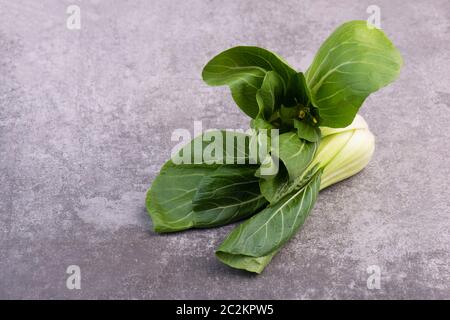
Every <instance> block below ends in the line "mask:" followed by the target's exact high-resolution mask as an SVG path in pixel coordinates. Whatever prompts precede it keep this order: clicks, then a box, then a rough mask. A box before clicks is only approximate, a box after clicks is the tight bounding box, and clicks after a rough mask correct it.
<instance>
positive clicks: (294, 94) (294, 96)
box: [284, 72, 310, 107]
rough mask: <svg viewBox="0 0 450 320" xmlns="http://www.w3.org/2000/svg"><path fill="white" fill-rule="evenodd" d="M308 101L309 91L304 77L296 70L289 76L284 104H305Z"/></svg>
mask: <svg viewBox="0 0 450 320" xmlns="http://www.w3.org/2000/svg"><path fill="white" fill-rule="evenodd" d="M309 101H310V93H309V89H308V86H307V85H306V79H305V75H304V74H303V72H297V73H296V74H295V76H293V77H291V81H290V82H289V85H288V90H287V93H286V97H285V101H284V104H285V105H286V106H297V105H299V104H300V105H302V106H305V107H306V106H307V105H308V104H309Z"/></svg>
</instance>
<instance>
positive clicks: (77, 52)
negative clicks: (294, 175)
mask: <svg viewBox="0 0 450 320" xmlns="http://www.w3.org/2000/svg"><path fill="white" fill-rule="evenodd" d="M70 3H77V4H79V5H80V7H81V14H82V16H81V17H82V25H81V30H78V31H71V30H68V29H67V28H66V26H65V24H66V18H67V14H66V13H65V10H66V7H67V5H68V4H70ZM372 3H374V4H377V5H378V6H380V8H381V17H382V27H383V29H384V30H385V32H386V33H387V34H388V35H389V37H390V38H391V39H392V40H393V42H394V43H395V44H396V46H397V47H398V48H399V49H400V51H401V52H402V54H403V57H404V60H405V66H404V68H403V70H402V73H401V76H400V78H399V80H398V81H397V82H395V83H394V84H392V85H391V86H389V87H388V88H385V89H383V90H381V91H380V92H378V93H376V94H374V95H372V96H370V97H369V99H368V100H367V101H366V103H365V105H364V107H363V109H362V114H363V115H364V117H365V118H366V120H367V121H368V123H369V125H370V127H371V129H372V131H373V133H374V134H375V135H376V138H377V149H376V153H375V155H374V158H373V160H372V162H371V163H370V165H369V166H368V167H367V168H366V170H365V171H364V172H362V173H361V174H359V175H357V176H355V177H353V178H352V179H350V180H348V181H345V182H343V183H340V184H339V185H336V186H334V187H331V188H329V189H327V190H325V191H323V192H321V194H320V197H319V201H318V203H317V205H316V207H315V209H314V210H313V212H312V215H311V216H310V218H309V219H308V220H307V222H306V224H305V225H304V227H303V229H302V230H301V232H300V233H299V234H298V235H297V236H296V237H295V238H294V239H293V240H292V241H291V242H290V243H289V244H288V245H287V246H286V247H285V248H284V249H283V250H282V252H281V253H280V254H279V255H278V256H276V258H275V259H274V260H273V262H272V263H271V264H270V265H269V267H268V268H267V269H266V271H265V272H264V273H263V274H262V275H260V276H252V275H248V274H246V273H243V272H240V271H237V270H233V269H230V268H228V267H226V266H224V265H222V264H220V263H219V262H218V261H217V260H216V259H215V257H214V254H213V252H214V248H215V247H217V245H218V244H219V243H220V241H221V240H222V239H223V238H224V237H225V236H226V234H227V233H228V232H229V231H230V230H231V228H232V226H227V227H224V228H218V229H213V230H203V231H192V232H186V233H179V234H173V235H167V236H160V235H157V234H155V233H153V232H152V231H151V221H150V219H149V218H148V217H147V215H146V211H145V208H144V198H145V192H146V189H147V188H148V186H149V185H150V183H151V181H152V179H153V178H154V177H155V175H156V174H157V172H158V170H159V168H160V166H161V165H162V164H163V162H164V161H165V160H166V159H167V158H168V157H169V154H170V150H171V148H172V147H173V145H174V143H173V142H171V141H170V135H171V132H172V131H173V130H174V129H176V128H187V129H190V130H192V128H193V121H194V120H202V121H203V124H204V127H221V128H246V127H247V125H248V120H247V119H246V117H245V116H244V115H243V114H242V113H241V112H240V111H239V110H238V109H237V108H236V107H235V106H234V104H233V102H232V100H231V98H230V95H229V92H228V90H227V89H226V88H209V87H207V86H206V85H205V84H203V83H202V81H201V79H200V73H201V69H202V67H203V65H204V64H205V63H206V62H207V61H208V60H209V59H210V58H211V57H212V56H213V55H215V54H216V53H218V52H220V51H222V50H224V49H227V48H229V47H231V46H234V45H239V44H247V45H258V46H262V47H265V48H268V49H270V50H273V51H276V52H278V53H279V54H280V55H281V56H283V57H285V58H286V59H287V60H288V61H289V62H290V63H291V64H292V65H293V66H294V67H296V68H298V69H305V68H306V67H307V66H308V64H309V62H310V61H311V59H312V57H313V55H314V53H315V51H316V50H317V49H318V46H319V45H320V43H321V42H322V41H323V40H324V39H325V38H326V37H327V36H328V35H329V34H330V32H331V31H332V30H333V29H334V28H335V27H337V26H338V25H339V24H341V23H343V22H345V21H347V20H351V19H366V18H367V16H368V14H367V13H366V8H367V6H368V5H369V4H372ZM449 75H450V2H449V1H448V0H443V1H411V2H408V4H405V3H404V1H393V0H389V1H378V0H377V1H372V0H371V1H349V0H346V1H339V2H338V3H336V2H335V1H312V0H311V1H300V0H297V1H283V4H281V3H278V2H277V1H228V0H227V1H217V0H212V1H200V0H197V1H181V0H180V1H163V0H151V1H118V0H116V1H100V0H96V1H79V2H77V1H73V2H69V1H56V0H55V1H32V0H30V1H15V0H14V1H13V0H0V298H39V299H42V298H74V299H76V298H90V299H91V298H288V299H292V298H327V299H334V298H369V299H371V298H447V299H449V298H450V267H449V263H450V253H449V252H450V235H449V233H450V200H449V199H450V192H449V188H448V185H449V181H450V179H449V178H450V161H449V158H450V148H449V146H448V142H449V139H450V130H449V127H450V80H449V79H450V76H449ZM71 264H76V265H79V266H80V267H81V272H82V282H81V286H82V289H81V290H73V291H71V290H68V289H66V286H65V280H66V277H67V274H66V273H65V271H66V268H67V266H68V265H71ZM373 264H376V265H379V266H380V267H381V270H382V279H381V290H368V289H367V287H366V279H367V276H368V274H367V272H366V268H367V267H368V266H369V265H373Z"/></svg>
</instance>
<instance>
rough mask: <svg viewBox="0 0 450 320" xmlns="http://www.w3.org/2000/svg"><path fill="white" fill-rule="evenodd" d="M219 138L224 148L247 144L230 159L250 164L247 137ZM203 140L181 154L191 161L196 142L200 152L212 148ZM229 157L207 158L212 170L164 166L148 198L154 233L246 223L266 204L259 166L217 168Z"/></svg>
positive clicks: (228, 134) (225, 135) (230, 134)
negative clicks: (186, 153) (235, 140)
mask: <svg viewBox="0 0 450 320" xmlns="http://www.w3.org/2000/svg"><path fill="white" fill-rule="evenodd" d="M217 133H218V134H219V135H220V136H221V137H222V139H223V141H222V142H223V144H226V142H227V139H233V140H234V139H237V138H239V139H241V140H242V141H244V143H245V144H238V143H237V142H235V144H234V149H232V150H233V151H234V152H233V155H232V156H234V157H235V159H236V160H237V158H238V156H241V157H244V158H245V159H246V160H248V159H249V146H248V144H249V139H248V136H246V135H244V134H241V133H234V132H225V131H222V132H217ZM203 138H204V136H200V137H197V138H195V139H194V140H193V141H192V142H191V143H189V144H188V145H187V146H185V147H183V148H182V149H181V150H180V151H179V153H181V154H183V153H184V152H187V151H189V154H190V156H191V160H192V161H193V160H194V146H195V144H196V141H197V142H198V141H200V142H201V150H200V151H204V150H206V149H207V148H208V146H209V145H210V144H211V143H212V142H209V143H208V142H205V141H203ZM224 149H225V148H224ZM197 151H198V150H197ZM225 157H226V154H225V153H218V154H217V155H216V156H215V157H214V154H213V157H209V158H207V162H211V163H213V164H206V163H205V162H203V163H201V164H189V163H188V164H174V163H173V161H172V160H169V161H168V162H166V164H165V165H164V166H163V167H162V169H161V171H160V174H159V176H158V177H157V178H156V179H155V180H154V182H153V184H152V187H151V189H150V190H149V192H148V193H147V201H146V203H147V209H148V212H149V214H150V216H151V217H152V220H153V225H154V229H155V231H156V232H175V231H181V230H185V229H189V228H205V227H214V226H219V225H224V224H227V223H231V222H234V221H237V220H239V219H242V218H244V217H247V216H249V215H251V214H253V213H255V212H257V211H259V209H260V208H261V207H263V206H264V205H266V204H267V201H266V200H265V198H264V197H263V196H262V195H261V192H260V190H259V179H257V178H256V177H255V176H254V175H255V171H256V170H257V168H258V166H257V165H239V166H238V165H220V164H216V163H215V162H224V159H225ZM203 160H204V161H205V159H203ZM240 188H245V190H241V189H240Z"/></svg>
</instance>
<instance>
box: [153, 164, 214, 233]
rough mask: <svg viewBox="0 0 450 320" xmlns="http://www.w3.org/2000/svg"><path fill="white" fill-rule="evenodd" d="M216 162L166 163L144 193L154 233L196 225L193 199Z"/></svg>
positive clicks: (184, 228)
mask: <svg viewBox="0 0 450 320" xmlns="http://www.w3.org/2000/svg"><path fill="white" fill-rule="evenodd" d="M216 169H217V165H206V164H203V165H193V164H186V165H183V164H180V165H176V164H174V163H173V162H172V161H168V162H166V164H165V165H164V166H163V167H162V168H161V171H160V173H159V175H158V176H157V177H156V179H155V180H154V181H153V184H152V187H151V189H150V190H149V191H148V192H147V198H146V207H147V211H148V213H149V215H150V217H151V218H152V221H153V228H154V230H155V231H156V232H175V231H181V230H186V229H189V228H193V227H195V216H194V215H195V213H194V210H193V208H192V199H193V197H194V195H195V193H196V192H197V188H198V185H199V184H200V182H201V180H202V179H203V177H204V176H206V175H208V174H211V173H212V172H214V171H215V170H216Z"/></svg>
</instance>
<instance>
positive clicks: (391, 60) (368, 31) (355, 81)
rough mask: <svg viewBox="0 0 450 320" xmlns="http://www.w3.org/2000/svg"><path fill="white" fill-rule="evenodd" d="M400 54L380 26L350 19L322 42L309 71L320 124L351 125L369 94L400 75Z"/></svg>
mask: <svg viewBox="0 0 450 320" xmlns="http://www.w3.org/2000/svg"><path fill="white" fill-rule="evenodd" d="M401 66H402V58H401V56H400V53H399V52H398V50H397V49H396V48H395V46H394V45H393V44H392V43H391V41H390V40H389V39H388V38H387V37H386V35H385V34H384V33H383V32H382V31H381V30H379V29H377V28H368V26H367V22H366V21H350V22H347V23H344V24H343V25H342V26H340V27H339V28H337V29H336V31H334V32H333V33H332V34H331V35H330V36H329V37H328V39H327V40H326V41H325V42H324V43H323V44H322V46H321V47H320V49H319V51H318V52H317V54H316V56H315V58H314V61H313V63H312V64H311V66H310V67H309V69H308V71H307V72H306V83H307V85H308V88H309V89H310V92H311V100H312V103H313V105H314V106H315V107H316V108H317V109H318V111H319V118H320V122H319V123H320V125H322V126H327V127H345V126H347V125H349V124H350V123H351V122H352V120H353V118H354V117H355V115H356V113H357V112H358V110H359V108H360V106H361V105H362V103H363V102H364V100H365V99H366V98H367V96H368V95H369V94H371V93H372V92H374V91H377V90H378V89H380V88H381V87H384V86H386V85H388V84H389V83H391V82H392V81H393V80H395V78H397V76H398V74H399V72H400V68H401Z"/></svg>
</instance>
